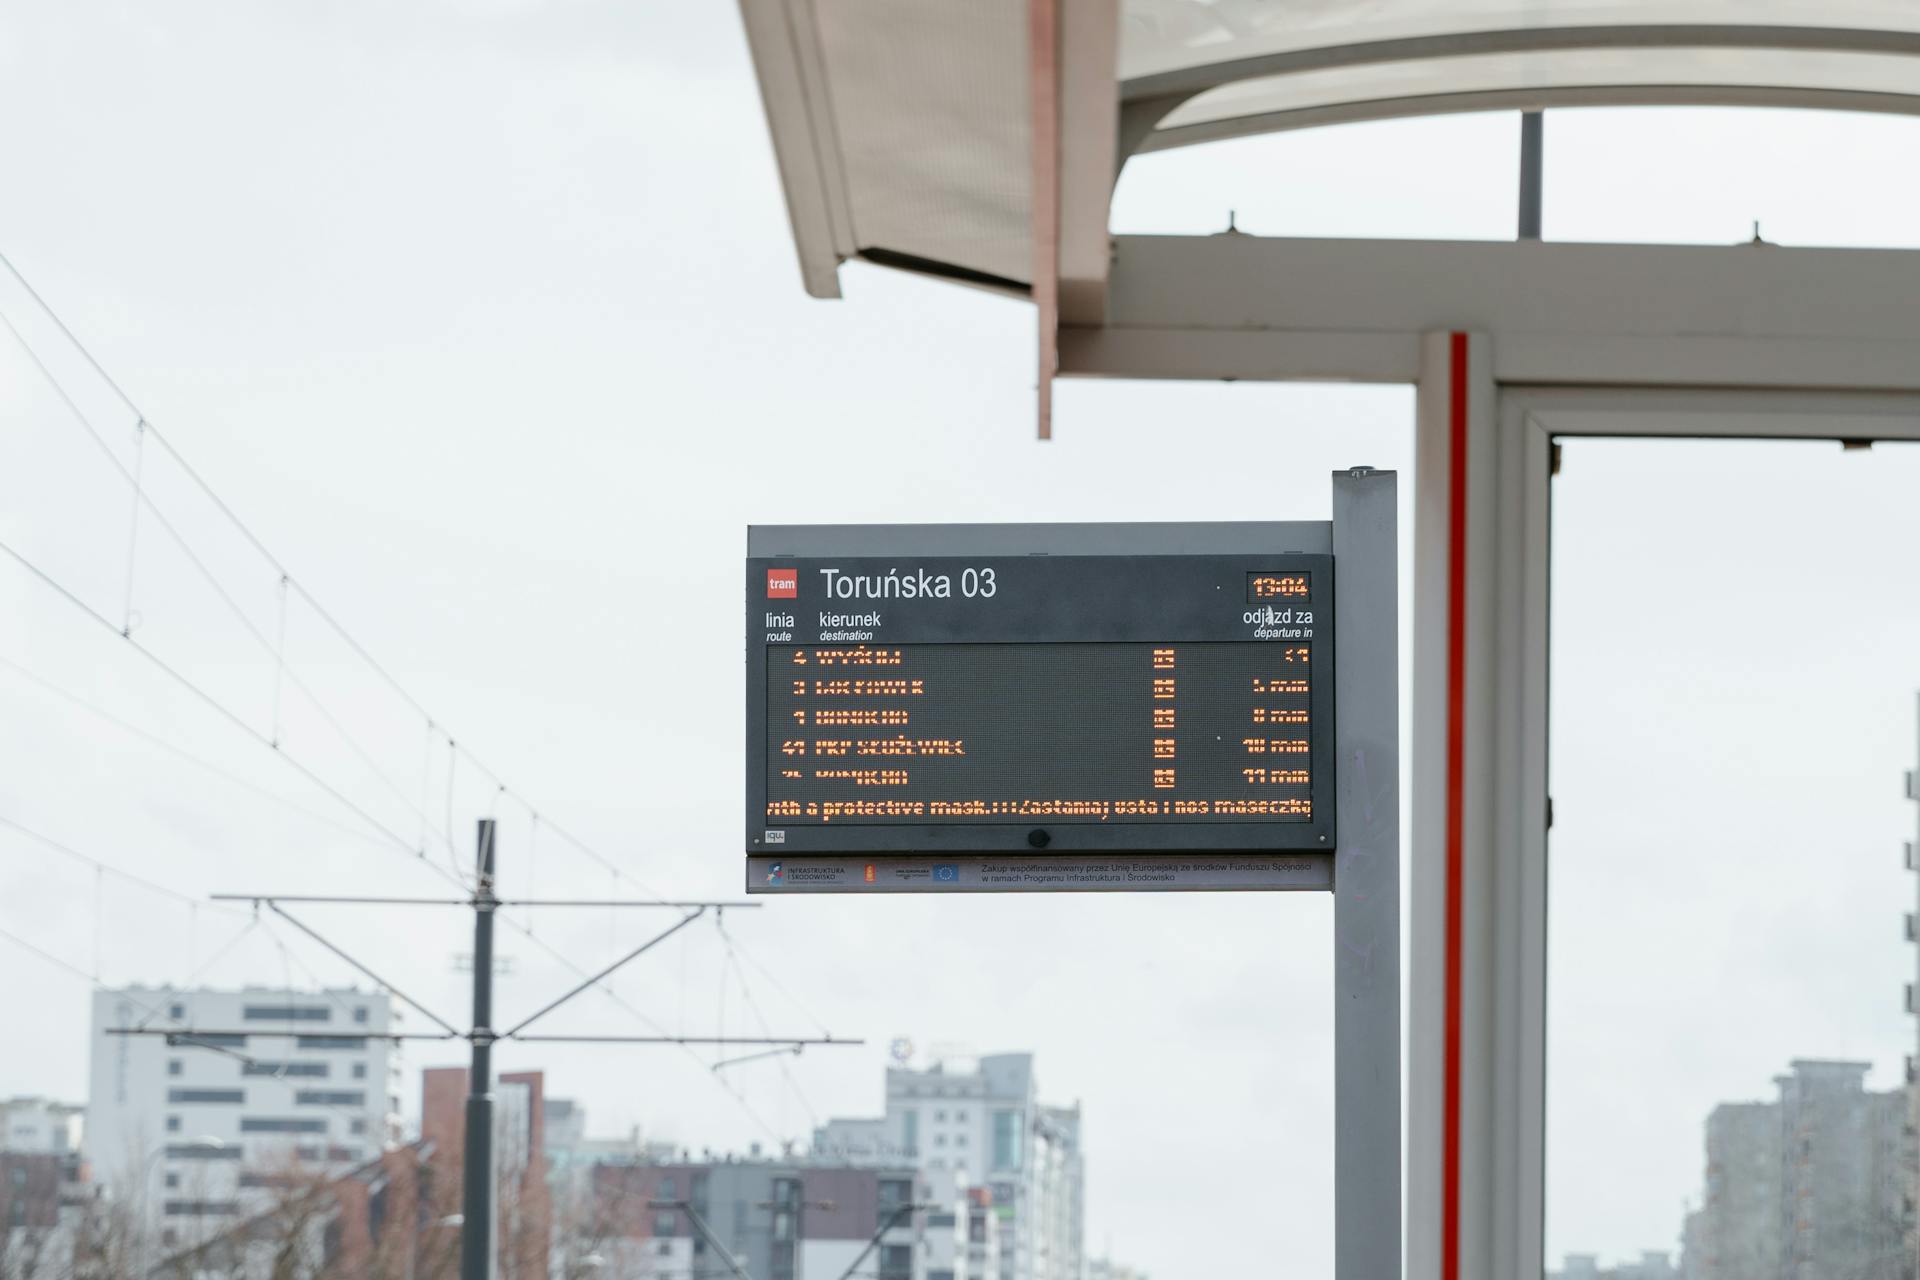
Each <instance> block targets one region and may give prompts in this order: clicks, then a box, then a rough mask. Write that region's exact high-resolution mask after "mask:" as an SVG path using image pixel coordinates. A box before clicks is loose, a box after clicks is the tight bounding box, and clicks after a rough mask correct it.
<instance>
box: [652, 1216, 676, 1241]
mask: <svg viewBox="0 0 1920 1280" xmlns="http://www.w3.org/2000/svg"><path fill="white" fill-rule="evenodd" d="M674 1226H675V1216H674V1215H673V1214H672V1213H659V1214H655V1215H654V1218H653V1234H655V1235H656V1236H670V1235H672V1234H673V1233H674V1230H673V1229H674Z"/></svg>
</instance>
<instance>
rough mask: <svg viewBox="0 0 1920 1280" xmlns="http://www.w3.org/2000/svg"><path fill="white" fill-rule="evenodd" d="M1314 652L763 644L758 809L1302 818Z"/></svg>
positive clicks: (899, 819)
mask: <svg viewBox="0 0 1920 1280" xmlns="http://www.w3.org/2000/svg"><path fill="white" fill-rule="evenodd" d="M1312 650H1313V645H1312V644H1311V642H1302V643H1297V644H1285V643H1269V642H1239V641H1206V642H1192V643H1181V642H1177V641H1169V642H1166V643H1131V642H1128V643H1062V644H1042V643H1006V644H995V643H986V644H892V645H889V644H884V643H875V644H870V643H858V642H850V643H820V644H807V645H770V646H769V647H768V648H767V651H766V653H767V689H766V723H767V742H766V762H765V763H766V777H767V812H766V820H767V823H768V824H769V825H779V826H783V827H785V826H809V825H823V826H825V825H833V824H855V825H859V824H887V823H909V824H910V823H952V822H960V823H1031V822H1045V823H1048V824H1060V823H1094V824H1097V823H1105V822H1113V823H1153V822H1159V821H1165V822H1178V823H1190V822H1232V823H1247V822H1256V823H1257V822H1282V823H1299V822H1309V821H1311V820H1312V817H1313V801H1312V781H1313V780H1312V776H1311V769H1312V764H1311V761H1312V758H1313V751H1312V743H1313V729H1314V726H1313V721H1312V701H1313V700H1312V687H1313V685H1312V682H1313V670H1312Z"/></svg>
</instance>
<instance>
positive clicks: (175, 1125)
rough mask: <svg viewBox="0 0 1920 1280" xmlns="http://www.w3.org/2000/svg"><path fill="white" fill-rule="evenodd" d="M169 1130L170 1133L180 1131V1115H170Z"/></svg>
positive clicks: (168, 1119) (168, 1120)
mask: <svg viewBox="0 0 1920 1280" xmlns="http://www.w3.org/2000/svg"><path fill="white" fill-rule="evenodd" d="M167 1132H168V1133H178V1132H180V1117H179V1116H168V1117H167Z"/></svg>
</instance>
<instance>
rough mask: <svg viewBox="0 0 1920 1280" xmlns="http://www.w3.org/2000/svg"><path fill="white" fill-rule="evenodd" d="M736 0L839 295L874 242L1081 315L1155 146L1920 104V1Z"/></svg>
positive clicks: (928, 265) (808, 244)
mask: <svg viewBox="0 0 1920 1280" xmlns="http://www.w3.org/2000/svg"><path fill="white" fill-rule="evenodd" d="M741 3H742V9H743V12H744V14H745V16H746V21H747V29H748V34H749V37H750V39H751V42H752V45H753V52H754V59H755V63H756V66H757V68H758V71H759V74H760V80H761V86H762V91H763V95H764V97H765V99H766V103H767V109H768V116H769V121H770V123H771V126H772V130H773V135H774V142H775V147H776V150H777V151H778V153H779V157H780V162H781V169H782V174H783V178H784V179H785V182H786V186H787V194H788V201H789V208H790V210H791V212H792V214H793V220H794V231H795V237H796V240H797V242H798V244H799V247H800V251H801V258H802V268H803V274H804V275H805V277H806V283H807V287H808V289H809V291H810V292H813V293H815V294H818V295H821V296H833V295H834V294H836V293H837V292H838V289H837V286H836V284H835V282H834V268H835V267H836V266H837V264H838V263H839V262H841V261H844V260H846V259H848V258H851V257H855V256H862V257H867V258H871V259H874V260H876V261H881V262H888V263H892V264H894V265H899V266H905V267H910V268H913V269H918V270H924V271H928V272H931V273H934V274H940V275H947V276H951V277H954V278H958V279H963V280H970V281H973V282H975V283H981V284H988V285H997V286H1000V287H1006V288H1012V289H1020V288H1023V287H1025V286H1027V285H1029V284H1030V283H1031V282H1032V281H1033V280H1034V279H1035V277H1036V264H1037V263H1038V264H1039V265H1040V267H1041V268H1042V270H1041V271H1040V274H1046V271H1045V269H1044V268H1045V267H1046V265H1047V264H1048V263H1049V262H1052V261H1054V260H1055V259H1056V258H1057V270H1058V276H1059V282H1060V289H1061V302H1062V308H1063V312H1065V313H1067V314H1071V312H1072V310H1073V307H1074V298H1075V296H1076V295H1075V283H1076V282H1077V281H1081V280H1082V279H1083V278H1090V277H1098V276H1099V275H1100V274H1101V272H1102V267H1101V265H1100V264H1101V263H1102V262H1103V261H1104V238H1105V231H1106V223H1105V213H1106V196H1107V193H1108V192H1110V191H1111V188H1112V183H1113V181H1114V179H1115V176H1116V174H1117V171H1118V168H1119V165H1120V164H1122V163H1124V158H1125V157H1126V156H1128V155H1132V154H1135V153H1137V152H1139V151H1142V150H1151V149H1158V148H1164V147H1169V146H1181V145H1185V144H1189V143H1194V142H1202V141H1209V140H1213V139H1216V138H1221V137H1231V136H1238V135H1243V134H1248V133H1257V132H1263V131H1269V130H1275V129H1287V128H1300V127H1307V126H1315V125H1322V124H1332V123H1339V122H1343V121H1349V120H1363V119H1380V118H1387V117H1393V116H1412V115H1429V114H1436V113H1440V112H1451V111H1474V110H1496V109H1515V110H1518V109H1534V108H1542V107H1552V106H1563V105H1593V104H1616V105H1618V104H1729V105H1770V106H1818V107H1834V108H1844V109H1858V110H1872V111H1898V112H1909V113H1920V0H741ZM1036 104H1039V111H1038V112H1036ZM1049 117H1051V118H1049ZM1037 119H1038V120H1040V122H1041V125H1042V127H1040V128H1036V120H1037ZM1036 194H1038V195H1039V196H1040V197H1041V198H1040V199H1039V200H1037V201H1036V199H1035V196H1036ZM1050 241H1051V243H1050Z"/></svg>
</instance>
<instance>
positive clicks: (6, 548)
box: [0, 541, 417, 853]
mask: <svg viewBox="0 0 1920 1280" xmlns="http://www.w3.org/2000/svg"><path fill="white" fill-rule="evenodd" d="M0 552H4V553H5V554H6V555H8V556H9V557H11V558H12V559H13V560H14V561H15V562H16V563H18V564H19V565H20V566H21V567H22V568H24V569H26V570H27V571H28V572H29V573H31V574H32V575H33V576H34V577H36V578H38V579H39V580H40V581H41V582H42V583H44V584H46V585H47V586H48V587H50V588H52V589H53V590H54V591H55V592H56V593H57V594H59V595H60V596H61V598H63V599H64V600H66V601H67V602H68V603H69V604H71V605H73V607H74V608H76V609H78V610H80V611H81V612H82V613H84V614H86V616H87V617H89V618H91V619H93V621H94V622H96V623H97V624H99V625H100V626H102V627H105V628H106V629H107V630H109V631H111V632H113V633H114V634H115V635H120V629H119V628H118V627H116V626H114V625H113V622H112V621H111V620H110V619H108V617H107V616H106V615H105V614H103V613H101V612H100V611H99V610H98V609H95V608H94V607H93V606H92V605H90V604H88V603H87V602H86V601H85V600H82V599H81V598H80V597H79V596H78V595H76V594H75V593H74V592H73V591H72V590H71V589H70V588H68V587H67V586H66V585H65V584H64V583H62V582H61V581H60V580H59V579H57V578H55V577H54V576H53V575H52V574H50V573H48V572H47V571H46V570H45V569H42V568H41V567H40V566H39V565H37V564H35V563H34V562H33V561H31V560H29V559H27V557H26V556H24V555H22V554H21V553H20V552H19V551H18V550H16V549H15V548H14V547H13V545H12V544H11V543H8V542H5V541H0ZM121 638H122V639H123V640H124V641H125V642H126V643H127V644H129V645H132V646H133V648H134V649H135V651H137V652H138V653H139V654H140V655H141V656H142V657H144V658H146V660H147V661H149V662H151V663H153V665H154V666H156V667H158V668H159V669H160V670H161V671H162V672H164V673H166V675H167V676H169V677H171V678H172V679H173V680H174V681H175V682H176V683H177V684H179V685H180V686H181V687H182V688H184V689H186V690H187V691H188V692H189V693H191V694H193V695H194V696H195V697H196V698H198V699H199V700H200V701H201V702H203V703H205V704H206V705H207V706H209V707H211V708H212V709H213V710H214V711H216V712H218V713H219V714H220V715H221V717H222V718H224V719H225V720H227V721H228V722H229V723H231V724H232V725H234V726H235V727H236V728H238V729H239V730H240V731H241V732H243V733H245V734H246V735H247V736H248V737H250V738H252V739H253V740H254V741H256V742H258V743H260V744H261V745H262V746H264V747H266V748H268V749H269V750H273V743H272V742H270V741H268V739H267V737H266V735H265V734H263V733H261V732H260V731H259V730H258V729H256V728H254V727H253V725H251V724H249V723H247V720H246V718H245V717H244V716H241V715H240V714H239V713H238V712H236V711H234V710H232V709H231V708H230V707H228V706H227V705H226V704H225V703H224V702H221V701H220V700H219V699H218V698H216V697H214V696H213V695H212V694H210V693H208V692H207V691H206V690H205V689H203V688H201V687H200V686H199V685H198V684H196V683H194V682H193V681H192V680H191V679H189V678H188V677H187V675H186V674H185V673H184V672H182V671H180V670H179V669H178V668H176V667H174V666H173V665H172V664H171V663H169V662H168V661H167V660H166V659H165V658H162V657H161V656H160V655H159V654H157V653H155V652H154V651H153V650H152V649H149V648H148V647H147V646H146V645H144V644H142V643H140V641H139V640H137V639H135V638H134V637H132V636H130V635H129V636H121ZM274 754H275V755H278V756H279V757H280V758H281V759H283V760H285V761H286V762H287V763H288V764H289V765H291V766H292V767H293V768H295V769H297V770H298V771H299V772H300V773H301V774H302V775H303V776H305V777H306V778H307V779H308V780H309V781H310V782H312V783H313V784H314V785H315V786H317V787H319V788H320V789H321V790H323V791H325V792H326V793H327V794H328V795H330V796H332V797H333V798H334V799H335V800H337V801H339V802H340V803H341V804H342V805H345V806H346V807H347V808H348V809H351V810H352V811H353V812H354V813H356V814H358V815H359V816H360V818H361V820H362V821H364V822H366V823H367V825H368V826H371V827H373V828H374V829H375V830H377V831H379V832H381V833H382V834H383V835H385V836H386V837H387V838H388V839H389V840H391V841H393V843H394V844H395V845H396V846H397V847H399V848H400V849H403V850H405V851H407V852H408V853H415V852H417V850H415V849H414V848H413V846H412V845H410V844H409V843H408V842H407V840H406V838H405V837H403V836H401V835H400V834H399V833H398V832H397V831H395V830H394V829H393V828H392V827H389V826H388V825H387V824H386V823H384V822H382V821H380V819H378V818H376V817H374V816H373V814H371V813H369V812H367V810H366V809H365V808H363V807H362V806H360V805H359V804H357V803H356V802H355V801H354V800H353V799H352V798H351V797H350V796H348V795H347V794H346V793H345V792H343V791H341V790H340V788H338V787H337V786H335V785H334V784H333V783H331V782H328V781H327V780H326V779H325V778H323V777H321V776H320V774H318V773H317V772H315V771H314V770H313V769H312V768H310V767H309V766H307V765H306V764H304V763H302V762H301V761H300V760H299V759H297V758H296V757H294V756H293V755H290V754H289V753H287V752H285V751H274Z"/></svg>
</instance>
